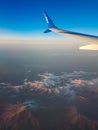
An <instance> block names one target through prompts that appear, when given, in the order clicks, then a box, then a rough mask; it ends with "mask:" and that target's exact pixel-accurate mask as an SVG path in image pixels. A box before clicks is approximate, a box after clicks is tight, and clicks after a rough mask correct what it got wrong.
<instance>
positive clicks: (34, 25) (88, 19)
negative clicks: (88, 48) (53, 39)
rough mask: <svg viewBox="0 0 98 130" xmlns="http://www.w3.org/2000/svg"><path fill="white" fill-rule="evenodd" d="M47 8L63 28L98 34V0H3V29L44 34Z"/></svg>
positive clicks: (0, 2)
mask: <svg viewBox="0 0 98 130" xmlns="http://www.w3.org/2000/svg"><path fill="white" fill-rule="evenodd" d="M44 10H46V11H47V12H48V14H49V15H50V17H51V18H52V20H53V21H54V23H55V24H56V25H57V26H58V27H60V28H63V29H67V30H68V29H69V30H72V31H78V32H83V33H89V34H93V35H98V0H0V30H7V31H10V32H11V31H12V32H14V33H16V34H20V35H29V34H32V35H36V36H41V35H43V31H44V30H45V29H46V27H47V25H46V23H45V20H44V17H43V11H44ZM5 32H6V31H5ZM1 33H2V31H1ZM45 35H47V34H45ZM48 35H52V34H48Z"/></svg>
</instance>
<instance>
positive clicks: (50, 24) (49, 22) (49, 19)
mask: <svg viewBox="0 0 98 130" xmlns="http://www.w3.org/2000/svg"><path fill="white" fill-rule="evenodd" d="M44 17H45V20H46V23H47V25H48V29H47V30H46V31H45V32H44V33H48V32H51V30H49V29H50V28H57V27H56V26H55V24H54V23H53V21H52V20H51V18H50V17H49V16H48V14H47V13H46V11H44Z"/></svg>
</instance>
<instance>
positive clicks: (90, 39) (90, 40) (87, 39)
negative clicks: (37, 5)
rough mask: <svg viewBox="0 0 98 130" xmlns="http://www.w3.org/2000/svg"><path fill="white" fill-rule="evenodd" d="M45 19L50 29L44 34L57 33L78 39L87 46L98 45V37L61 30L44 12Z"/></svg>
mask: <svg viewBox="0 0 98 130" xmlns="http://www.w3.org/2000/svg"><path fill="white" fill-rule="evenodd" d="M44 17H45V20H46V22H47V25H48V29H47V30H46V31H45V32H44V33H48V32H55V33H59V34H62V35H64V36H68V37H70V38H75V39H78V40H79V41H82V42H84V43H87V44H97V45H98V36H94V35H88V34H83V33H78V32H72V31H68V30H63V29H59V28H58V27H56V26H55V24H54V23H53V21H52V20H51V18H50V17H49V16H48V14H47V13H46V12H44Z"/></svg>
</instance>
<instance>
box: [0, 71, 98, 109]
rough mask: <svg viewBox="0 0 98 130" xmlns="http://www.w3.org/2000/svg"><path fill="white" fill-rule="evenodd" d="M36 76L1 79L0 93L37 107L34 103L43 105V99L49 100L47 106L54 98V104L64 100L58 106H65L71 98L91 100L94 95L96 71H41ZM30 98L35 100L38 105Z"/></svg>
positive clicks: (97, 84)
mask: <svg viewBox="0 0 98 130" xmlns="http://www.w3.org/2000/svg"><path fill="white" fill-rule="evenodd" d="M38 76H39V77H40V79H39V80H36V81H29V79H24V81H23V84H21V85H11V84H10V83H9V84H8V85H7V84H5V83H1V84H0V86H1V87H0V93H1V92H2V91H3V92H5V99H6V100H7V99H9V100H10V102H13V100H14V102H17V101H18V102H22V103H23V104H25V106H28V107H32V109H33V108H34V109H35V108H36V109H37V106H39V108H43V107H46V106H47V103H50V106H51V107H55V106H53V102H55V99H57V100H59V102H55V103H56V104H57V105H58V106H59V105H60V103H61V104H62V102H64V103H65V104H63V106H62V105H61V106H62V107H64V106H65V107H66V104H70V105H73V104H74V103H75V101H78V100H77V99H81V100H82V101H83V102H86V101H88V102H89V101H92V102H95V101H96V100H97V99H98V96H97V95H98V74H97V73H96V72H84V71H73V72H72V73H66V72H64V73H61V74H60V75H55V74H53V73H44V74H39V75H38ZM92 93H94V94H92ZM1 94H2V93H1ZM94 96H95V97H94ZM94 99H95V100H94ZM93 100H94V101H93ZM29 101H31V103H30V102H29ZM25 102H26V103H25ZM34 102H38V104H39V105H38V104H37V105H36V104H34ZM79 103H80V101H79ZM79 103H78V104H79ZM27 104H28V105H27ZM70 105H67V107H69V106H70ZM74 105H75V104H74ZM34 106H35V107H34ZM77 106H78V105H77ZM93 106H96V105H95V104H94V105H93Z"/></svg>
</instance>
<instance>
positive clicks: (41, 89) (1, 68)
mask: <svg viewBox="0 0 98 130" xmlns="http://www.w3.org/2000/svg"><path fill="white" fill-rule="evenodd" d="M26 42H27V41H25V42H23V41H21V42H20V44H19V41H18V42H14V41H13V42H12V43H3V44H2V43H1V44H0V47H1V49H0V130H13V129H14V130H27V129H28V130H33V129H34V130H65V129H66V130H97V129H98V69H97V68H98V67H97V66H98V52H97V51H82V50H78V49H77V45H76V47H75V48H74V49H72V48H70V45H72V43H71V42H68V41H66V44H65V41H62V40H61V41H58V42H57V41H54V40H50V41H48V40H47V42H46V40H45V41H44V40H42V41H38V40H37V41H35V40H34V41H32V42H31V41H28V42H27V43H26ZM16 43H17V44H16ZM79 44H81V43H79ZM61 45H62V46H61Z"/></svg>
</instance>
